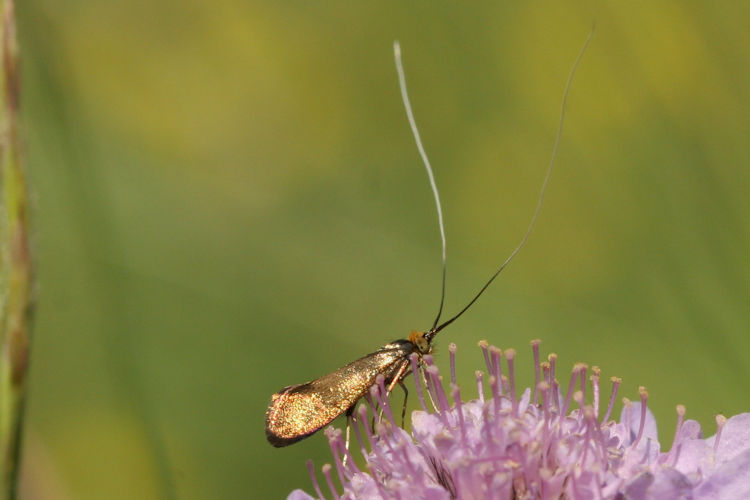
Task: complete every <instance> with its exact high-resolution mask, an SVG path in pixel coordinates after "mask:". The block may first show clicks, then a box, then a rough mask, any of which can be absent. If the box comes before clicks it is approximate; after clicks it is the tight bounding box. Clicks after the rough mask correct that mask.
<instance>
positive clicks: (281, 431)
mask: <svg viewBox="0 0 750 500" xmlns="http://www.w3.org/2000/svg"><path fill="white" fill-rule="evenodd" d="M593 33H594V31H593V29H592V31H591V33H590V34H589V36H588V38H587V39H586V42H585V44H584V46H583V48H582V49H581V51H580V52H579V54H578V57H577V58H576V60H575V62H574V63H573V67H572V69H571V71H570V74H569V76H568V80H567V83H566V85H565V89H564V91H563V98H562V105H561V111H560V120H559V123H558V128H557V134H556V136H555V142H554V146H553V149H552V157H551V159H550V162H549V165H548V167H547V173H546V175H545V177H544V181H543V183H542V188H541V191H540V194H539V198H538V200H537V205H536V209H535V211H534V214H533V216H532V218H531V222H530V223H529V226H528V228H527V229H526V233H525V234H524V235H523V238H521V241H520V243H519V244H518V245H517V246H516V248H515V249H514V250H513V251H512V252H511V253H510V255H509V256H508V257H507V258H506V259H505V261H504V262H503V263H502V265H501V266H500V267H499V268H498V269H497V270H496V271H495V273H494V274H493V275H492V276H491V277H490V279H489V280H488V281H487V282H486V283H485V284H484V286H483V287H482V288H481V289H480V290H479V292H478V293H477V294H476V295H475V296H474V298H472V299H471V301H469V303H468V304H467V305H466V306H465V307H464V308H463V309H461V310H460V311H459V312H458V314H456V315H454V316H453V317H451V318H450V319H448V320H447V321H444V322H443V323H440V317H441V315H442V312H443V303H444V300H445V270H446V240H445V229H444V226H443V214H442V208H441V205H440V196H439V193H438V190H437V185H436V184H435V178H434V175H433V172H432V167H431V166H430V162H429V160H428V158H427V154H426V153H425V150H424V147H423V146H422V141H421V138H420V136H419V131H418V129H417V125H416V122H415V120H414V115H413V112H412V109H411V104H410V102H409V96H408V92H407V88H406V78H405V76H404V70H403V65H402V63H401V49H400V46H399V43H398V42H397V41H396V42H394V45H393V50H394V59H395V63H396V71H397V73H398V81H399V87H400V90H401V98H402V100H403V104H404V109H405V111H406V116H407V119H408V121H409V125H410V127H411V131H412V134H413V136H414V140H415V142H416V145H417V149H418V150H419V153H420V155H421V157H422V161H423V163H424V166H425V169H426V170H427V175H428V177H429V180H430V186H431V188H432V192H433V195H434V198H435V205H436V207H437V214H438V223H439V227H440V236H441V240H442V249H443V252H442V264H443V274H442V276H443V279H442V293H441V299H440V307H439V309H438V313H437V316H436V317H435V321H434V322H433V324H432V327H431V328H430V329H428V330H426V331H412V332H411V334H410V335H409V337H408V338H406V339H399V340H394V341H393V342H390V343H388V344H386V345H384V346H383V347H381V348H380V349H378V350H376V351H375V352H372V353H370V354H367V355H366V356H363V357H361V358H359V359H357V360H356V361H352V362H351V363H349V364H348V365H346V366H343V367H341V368H339V369H338V370H336V371H334V372H332V373H329V374H327V375H323V376H322V377H320V378H317V379H315V380H312V381H310V382H307V383H305V384H297V385H290V386H288V387H285V388H283V389H281V390H280V391H279V392H277V393H276V394H274V395H273V396H271V404H270V406H269V407H268V410H267V411H266V437H267V438H268V442H269V443H271V444H272V445H273V446H276V447H281V446H287V445H290V444H293V443H296V442H297V441H300V440H302V439H304V438H306V437H308V436H310V435H312V434H314V433H315V432H317V431H319V430H320V429H321V428H323V427H325V426H326V425H327V424H329V423H330V422H331V421H333V420H334V419H335V418H336V417H338V416H340V415H342V414H346V416H347V419H349V418H351V417H352V415H353V412H354V409H355V407H356V405H357V402H358V401H359V400H360V399H361V398H362V397H364V396H365V395H366V394H368V391H369V389H370V387H372V386H373V385H374V384H375V383H376V378H377V376H378V375H383V377H384V379H385V387H386V392H387V393H388V394H390V393H391V392H392V391H393V389H394V388H395V387H396V385H401V387H402V388H403V389H404V391H405V393H406V394H407V395H408V391H406V387H405V386H404V385H403V379H404V377H406V375H408V374H409V373H410V372H411V361H410V356H411V355H412V354H416V355H417V357H418V366H421V363H422V357H423V356H425V355H427V354H430V353H431V352H432V342H433V341H434V339H435V337H436V336H437V334H438V333H440V331H441V330H443V329H444V328H445V327H447V326H448V325H450V324H451V323H453V322H454V321H455V320H457V319H458V318H459V317H460V316H461V315H462V314H464V313H465V312H466V311H467V310H468V309H469V308H470V307H471V306H472V305H473V304H474V303H475V302H476V301H477V299H478V298H479V297H480V296H481V295H482V294H483V293H484V291H485V290H486V289H487V288H488V287H489V286H490V284H491V283H492V282H493V281H494V280H495V278H497V276H498V275H499V274H500V273H501V272H502V271H503V269H505V268H506V267H507V265H508V264H509V263H510V262H511V261H512V260H513V258H514V257H515V256H516V254H517V253H518V252H519V251H520V250H521V248H522V247H523V246H524V245H525V244H526V241H527V239H528V237H529V235H530V234H531V231H532V229H533V228H534V225H535V223H536V220H537V217H538V216H539V212H540V210H541V208H542V203H543V201H544V194H545V192H546V190H547V184H548V183H549V179H550V175H551V174H552V169H553V167H554V164H555V159H556V157H557V150H558V146H559V143H560V137H561V135H562V127H563V122H564V119H565V104H566V101H567V98H568V93H569V90H570V86H571V83H572V81H573V76H574V74H575V71H576V68H577V67H578V64H579V62H580V60H581V58H582V57H583V54H584V52H585V51H586V48H587V47H588V45H589V42H590V41H591V38H592V37H593ZM405 409H406V399H404V411H405ZM402 416H403V413H402ZM347 423H348V421H347Z"/></svg>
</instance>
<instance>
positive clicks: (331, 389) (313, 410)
mask: <svg viewBox="0 0 750 500" xmlns="http://www.w3.org/2000/svg"><path fill="white" fill-rule="evenodd" d="M414 350H415V346H414V344H412V343H411V342H409V341H408V340H397V341H395V342H391V343H390V344H387V345H385V346H383V347H381V348H380V349H378V350H377V351H375V352H373V353H372V354H368V355H367V356H365V357H363V358H360V359H358V360H356V361H354V362H352V363H349V364H348V365H346V366H344V367H342V368H339V369H338V370H336V371H335V372H333V373H329V374H328V375H324V376H322V377H320V378H319V379H315V380H313V381H312V382H308V383H306V384H299V385H292V386H289V387H286V388H284V389H282V390H281V391H279V392H278V393H276V394H274V395H273V396H271V405H270V406H269V407H268V410H267V411H266V437H267V438H268V442H269V443H271V444H272V445H274V446H277V447H278V446H286V445H289V444H292V443H296V442H297V441H299V440H300V439H304V438H306V437H307V436H309V435H310V434H313V433H314V432H316V431H318V430H319V429H320V428H321V427H323V426H325V425H326V424H328V423H329V422H331V421H332V420H333V419H335V418H336V417H338V416H339V415H341V414H342V413H344V412H345V411H347V410H348V409H349V408H351V407H352V406H354V405H355V404H356V403H357V401H358V400H359V398H361V397H362V396H364V395H365V393H366V392H367V391H368V390H369V389H370V387H372V385H373V384H374V383H375V378H376V377H377V376H378V374H383V376H384V377H385V378H386V380H387V381H390V380H391V379H392V378H393V376H395V374H396V373H397V371H398V369H399V368H400V367H401V366H402V365H403V364H404V363H408V362H409V359H408V357H409V355H410V354H411V353H412V352H414Z"/></svg>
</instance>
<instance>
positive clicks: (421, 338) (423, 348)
mask: <svg viewBox="0 0 750 500" xmlns="http://www.w3.org/2000/svg"><path fill="white" fill-rule="evenodd" d="M426 334H427V332H418V331H416V330H414V331H412V332H411V333H410V334H409V342H411V343H412V344H414V345H415V346H417V350H418V351H419V354H429V353H430V351H432V347H431V346H430V341H429V339H428V338H427V337H426Z"/></svg>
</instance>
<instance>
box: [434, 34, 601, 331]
mask: <svg viewBox="0 0 750 500" xmlns="http://www.w3.org/2000/svg"><path fill="white" fill-rule="evenodd" d="M594 31H596V26H595V25H592V26H591V31H590V32H589V36H588V37H587V38H586V42H585V43H584V44H583V48H581V51H580V52H579V53H578V57H576V60H575V61H574V62H573V67H572V68H571V69H570V74H569V75H568V81H567V83H566V84H565V89H564V90H563V97H562V103H561V105H560V120H559V121H558V124H557V134H556V135H555V143H554V146H552V157H551V158H550V161H549V165H548V166H547V174H546V175H545V176H544V181H543V182H542V188H541V190H540V192H539V199H538V200H537V203H536V209H535V210H534V215H533V216H532V217H531V222H530V223H529V227H528V228H527V229H526V233H525V234H524V235H523V238H521V242H520V243H519V244H518V246H516V248H515V249H513V251H512V252H511V253H510V255H509V256H508V258H507V259H505V262H503V263H502V265H501V266H500V267H499V268H498V269H497V271H495V274H493V275H492V277H491V278H490V279H489V280H488V281H487V283H485V284H484V286H483V287H482V288H481V289H480V290H479V293H477V294H476V295H475V296H474V298H473V299H471V302H469V303H468V304H467V305H466V307H464V308H463V309H461V311H459V313H458V314H456V315H455V316H453V317H452V318H451V319H449V320H448V321H446V322H444V323H442V324H441V325H440V326H438V327H434V326H433V328H432V330H430V331H429V332H428V334H429V335H425V337H426V338H427V337H429V338H427V340H428V341H430V340H432V338H433V337H434V336H435V335H436V334H437V333H438V332H439V331H440V330H442V329H443V328H445V327H446V326H448V325H450V324H451V323H453V322H454V321H456V320H457V319H458V318H459V317H461V315H462V314H463V313H465V312H466V311H467V310H468V309H469V308H470V307H471V306H472V305H473V304H474V302H476V301H477V299H478V298H479V297H480V296H481V295H482V294H483V293H484V291H485V290H487V287H489V286H490V284H491V283H492V282H493V281H495V278H497V275H498V274H500V273H501V272H502V271H503V269H505V268H506V267H507V266H508V264H510V262H511V261H512V260H513V258H514V257H515V256H516V254H517V253H518V252H519V251H520V250H521V248H523V246H524V245H525V244H526V240H528V239H529V235H530V234H531V231H532V229H534V225H535V224H536V220H537V218H538V217H539V212H540V211H541V210H542V204H543V203H544V195H545V193H546V191H547V184H549V179H550V177H551V176H552V168H553V167H554V166H555V160H556V159H557V151H558V149H559V147H560V138H561V137H562V130H563V123H564V122H565V105H566V103H567V101H568V94H569V93H570V87H571V85H572V83H573V77H574V76H575V73H576V69H578V64H579V63H580V62H581V59H582V58H583V54H584V53H585V52H586V49H587V48H588V46H589V43H590V42H591V39H592V38H593V37H594Z"/></svg>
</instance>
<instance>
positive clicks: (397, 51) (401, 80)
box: [393, 40, 538, 329]
mask: <svg viewBox="0 0 750 500" xmlns="http://www.w3.org/2000/svg"><path fill="white" fill-rule="evenodd" d="M393 57H394V59H395V61H396V72H397V73H398V84H399V87H400V88H401V100H402V101H403V102H404V109H405V110H406V117H407V118H408V119H409V126H410V127H411V133H412V135H414V141H415V142H416V143H417V149H418V150H419V155H420V156H421V157H422V162H423V163H424V167H425V169H426V170H427V176H428V177H429V178H430V187H431V188H432V194H433V195H434V196H435V206H436V207H437V214H438V224H439V226H440V239H441V240H442V242H443V286H442V291H441V292H440V307H439V308H438V313H437V316H436V317H435V321H434V323H433V324H432V328H433V329H434V328H435V326H436V325H437V324H438V321H440V315H441V314H442V313H443V304H444V303H445V226H444V225H443V209H442V207H441V206H440V194H439V193H438V188H437V184H436V183H435V175H434V174H433V173H432V167H431V166H430V160H429V158H427V153H426V152H425V150H424V146H422V139H421V137H420V136H419V129H418V128H417V122H416V121H414V113H413V112H412V110H411V102H409V93H408V92H407V91H406V76H404V66H403V64H401V45H399V43H398V40H396V41H394V42H393ZM537 211H538V210H537Z"/></svg>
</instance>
